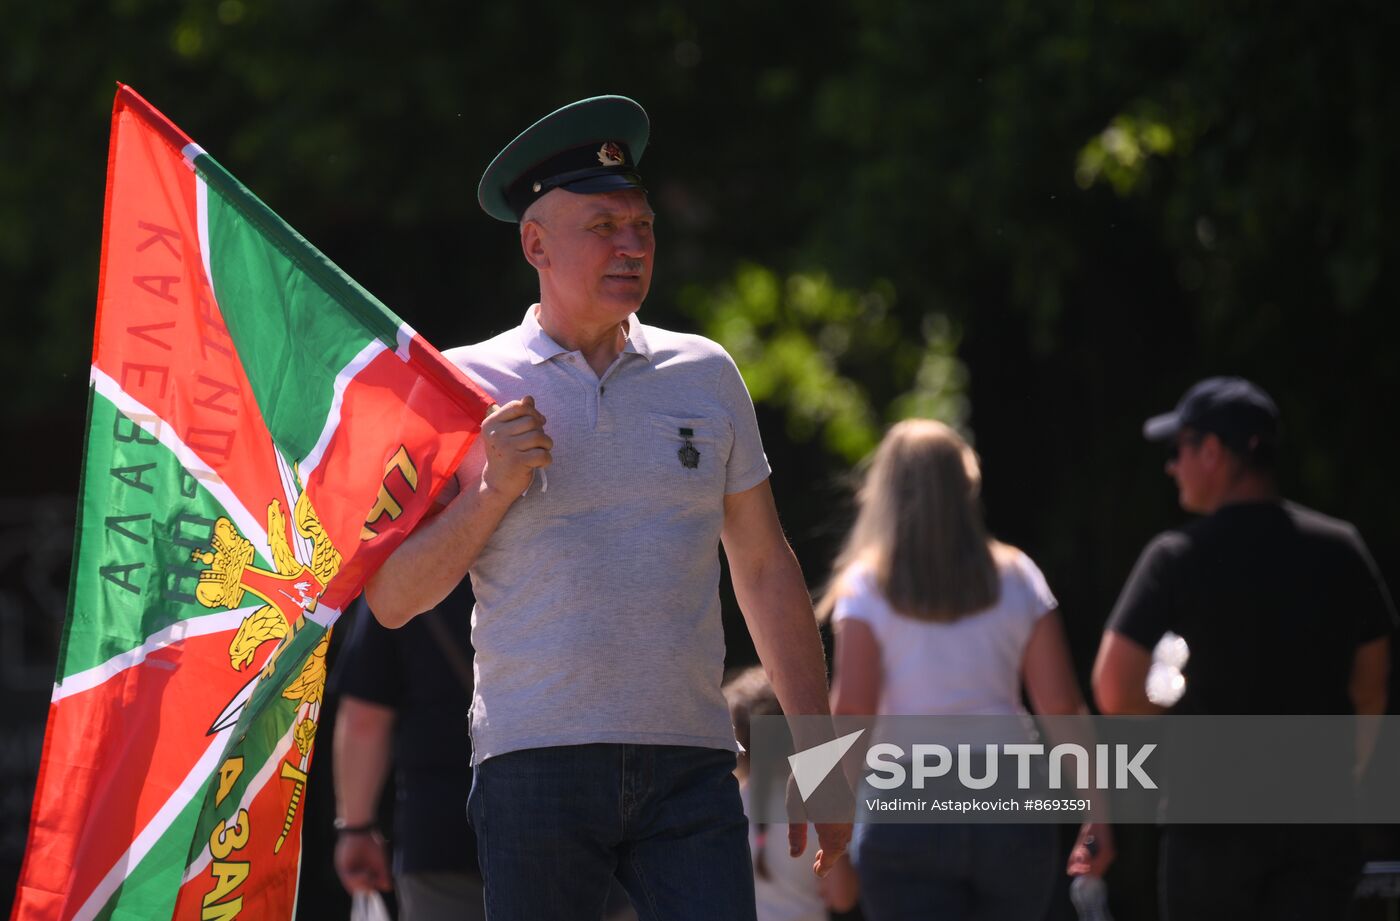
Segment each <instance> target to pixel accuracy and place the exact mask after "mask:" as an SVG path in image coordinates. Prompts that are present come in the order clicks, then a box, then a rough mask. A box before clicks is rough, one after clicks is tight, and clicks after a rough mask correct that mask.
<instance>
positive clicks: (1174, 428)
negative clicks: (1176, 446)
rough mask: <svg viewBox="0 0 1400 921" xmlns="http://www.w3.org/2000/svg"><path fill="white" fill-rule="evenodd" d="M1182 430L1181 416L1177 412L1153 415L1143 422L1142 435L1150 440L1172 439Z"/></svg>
mask: <svg viewBox="0 0 1400 921" xmlns="http://www.w3.org/2000/svg"><path fill="white" fill-rule="evenodd" d="M1179 431H1181V416H1180V415H1178V414H1177V413H1175V412H1170V413H1162V414H1161V415H1160V416H1153V417H1152V418H1151V419H1148V420H1147V421H1146V422H1144V423H1143V424H1142V437H1144V438H1146V439H1147V440H1148V441H1170V440H1171V439H1173V438H1175V437H1176V433H1177V432H1179Z"/></svg>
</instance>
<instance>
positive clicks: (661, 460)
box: [644, 413, 733, 494]
mask: <svg viewBox="0 0 1400 921" xmlns="http://www.w3.org/2000/svg"><path fill="white" fill-rule="evenodd" d="M647 421H648V423H649V426H648V428H649V431H648V432H647V433H646V435H647V448H646V451H645V455H644V457H645V464H644V467H645V469H646V472H647V474H648V476H649V477H650V478H651V480H652V484H651V485H653V486H655V487H659V488H660V489H661V490H663V491H666V490H677V491H679V492H681V493H683V494H691V493H710V492H712V491H718V492H723V489H724V476H725V467H726V465H727V464H728V462H729V449H730V447H731V443H732V441H733V435H732V434H731V433H730V431H729V425H728V423H727V422H725V420H723V419H716V418H712V417H700V416H670V415H664V414H662V413H649V414H648V418H647Z"/></svg>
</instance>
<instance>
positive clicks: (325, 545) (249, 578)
mask: <svg viewBox="0 0 1400 921" xmlns="http://www.w3.org/2000/svg"><path fill="white" fill-rule="evenodd" d="M293 526H294V528H295V530H296V533H297V534H298V535H300V536H301V537H303V538H306V539H307V540H308V541H310V542H311V552H310V560H309V562H302V560H301V559H300V558H298V556H297V554H296V553H295V552H294V551H293V549H292V545H291V541H290V540H289V539H288V528H287V521H286V517H285V515H284V513H283V511H282V503H281V502H280V501H279V500H277V499H273V500H272V502H271V503H270V504H269V505H268V507H267V540H268V545H269V547H270V548H271V550H272V564H273V566H274V567H276V569H275V570H267V569H262V568H260V567H258V566H254V565H253V560H254V556H255V553H254V549H253V544H252V542H251V541H249V540H248V539H247V538H245V537H244V536H243V535H242V534H239V533H238V530H237V529H236V528H235V527H234V526H233V522H231V521H229V520H228V519H227V518H222V517H221V518H219V519H218V520H217V521H216V522H215V523H214V531H213V536H212V537H211V539H210V547H209V549H208V550H196V551H195V552H194V553H193V554H192V558H193V559H194V561H196V562H199V563H204V564H205V565H206V566H208V567H209V568H208V569H206V570H204V571H202V572H201V573H200V574H199V585H198V587H197V588H196V589H195V598H196V599H198V601H199V603H200V604H202V605H204V606H205V607H208V608H237V607H238V606H239V605H241V604H242V603H243V599H244V597H245V595H247V594H252V595H253V596H254V597H256V598H257V599H258V600H259V601H261V602H263V603H262V605H261V606H260V607H258V608H257V609H256V610H254V611H253V612H252V613H251V614H249V615H248V616H246V617H244V618H243V622H242V623H241V624H240V625H239V628H238V633H237V634H236V635H235V636H234V638H233V641H232V642H231V643H229V649H228V655H229V664H230V665H231V666H233V668H234V669H237V670H241V669H243V668H246V667H247V666H248V665H251V664H252V662H253V659H254V657H255V656H256V654H257V651H258V649H259V648H260V647H261V646H262V644H263V643H266V642H269V641H281V640H283V639H284V638H285V637H287V636H288V635H289V634H294V633H295V632H296V631H297V630H298V629H300V627H301V624H302V623H303V620H302V617H303V615H304V614H305V613H306V612H308V611H314V610H315V609H316V604H317V600H318V599H319V598H320V596H321V593H322V592H323V591H325V588H326V586H327V585H328V584H329V583H330V581H331V579H333V578H334V577H335V574H336V572H338V571H339V569H340V561H341V557H340V553H339V551H337V550H336V549H335V547H334V545H332V544H331V541H330V538H329V537H328V536H327V535H326V532H325V529H324V528H322V527H321V522H320V520H319V519H318V518H317V517H316V511H315V509H313V508H312V507H311V502H310V500H309V499H308V498H307V495H306V493H305V492H303V493H301V495H300V496H299V497H298V498H297V503H296V508H295V509H294V519H293ZM303 546H304V545H303ZM329 645H330V631H327V632H326V634H325V636H323V637H322V638H321V642H320V643H318V644H317V646H316V648H315V650H313V651H312V653H311V656H310V657H309V658H308V659H307V660H306V664H305V665H304V666H303V667H302V670H301V674H300V675H298V676H297V677H296V679H295V680H293V681H292V683H291V684H289V685H288V686H287V688H286V689H285V690H284V691H283V692H282V696H283V697H285V698H287V699H288V700H294V701H297V702H298V703H299V704H301V705H302V706H301V707H300V708H299V715H298V720H297V724H296V728H295V729H294V730H293V737H294V738H295V740H296V744H297V748H298V749H300V750H301V754H302V757H303V758H304V757H306V756H307V755H308V754H309V753H310V751H311V743H312V740H313V739H314V738H315V735H316V718H315V717H316V716H317V715H319V712H320V707H319V704H320V702H321V699H322V697H323V696H324V693H325V684H326V650H327V648H328V647H329ZM276 658H277V657H276V654H275V653H274V655H273V657H272V658H271V659H269V660H268V662H267V664H266V665H265V666H264V674H268V675H270V674H272V673H273V671H274V669H275V665H276Z"/></svg>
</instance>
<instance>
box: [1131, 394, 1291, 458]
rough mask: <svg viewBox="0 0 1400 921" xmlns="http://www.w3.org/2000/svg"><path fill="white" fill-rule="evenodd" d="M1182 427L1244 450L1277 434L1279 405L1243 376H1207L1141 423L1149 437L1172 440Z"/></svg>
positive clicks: (1143, 431) (1267, 441) (1238, 449)
mask: <svg viewBox="0 0 1400 921" xmlns="http://www.w3.org/2000/svg"><path fill="white" fill-rule="evenodd" d="M1182 429H1191V430H1193V431H1196V432H1201V433H1202V434H1205V433H1210V434H1214V435H1216V436H1217V437H1219V438H1220V440H1221V441H1222V442H1224V443H1225V445H1226V446H1227V447H1230V448H1232V449H1234V450H1236V451H1247V450H1248V449H1249V446H1250V444H1251V442H1253V441H1254V440H1255V439H1258V442H1260V443H1271V442H1273V441H1274V440H1275V439H1276V438H1277V437H1278V406H1277V405H1275V403H1274V401H1273V399H1272V398H1271V397H1270V396H1269V395H1268V394H1267V393H1265V392H1264V391H1263V390H1262V389H1261V388H1260V387H1259V386H1258V385H1256V384H1253V383H1251V382H1250V381H1247V380H1245V379H1244V378H1242V377H1209V378H1206V379H1205V380H1203V381H1201V382H1200V383H1197V384H1195V385H1194V386H1192V388H1191V389H1190V390H1188V391H1186V395H1185V396H1183V397H1182V398H1181V402H1179V403H1177V404H1176V409H1174V410H1172V411H1171V412H1169V413H1162V414H1161V415H1160V416H1153V417H1152V418H1151V419H1148V420H1147V421H1146V422H1144V423H1143V426H1142V434H1143V436H1144V437H1145V438H1147V440H1148V441H1172V440H1174V439H1175V438H1176V436H1177V433H1179V432H1180V431H1181V430H1182Z"/></svg>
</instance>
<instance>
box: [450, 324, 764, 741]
mask: <svg viewBox="0 0 1400 921" xmlns="http://www.w3.org/2000/svg"><path fill="white" fill-rule="evenodd" d="M535 311H536V307H531V308H530V310H529V311H527V312H526V315H525V319H524V322H522V323H521V324H520V326H518V327H517V328H515V329H512V330H509V331H508V332H505V333H502V334H501V335H499V336H496V337H495V338H494V339H489V340H487V341H486V342H482V343H478V344H476V345H471V346H466V347H465V348H459V349H452V350H450V351H448V352H447V353H445V354H446V356H447V357H448V359H450V360H451V361H452V362H453V363H455V364H456V365H457V366H458V367H460V368H462V370H463V371H465V372H466V373H467V374H468V375H470V376H471V377H472V378H473V379H474V380H476V381H477V383H479V384H480V385H481V386H482V387H483V388H484V389H485V390H486V392H487V393H489V394H491V395H492V396H493V397H495V398H496V400H497V401H498V402H501V403H505V402H507V401H509V400H514V399H518V398H520V397H523V396H526V395H530V396H533V397H534V398H535V405H536V406H537V407H539V409H540V411H541V412H542V413H544V415H545V418H546V419H547V420H548V421H547V422H546V425H545V430H546V431H547V432H548V433H549V435H550V437H551V438H553V439H554V452H553V457H554V460H553V464H552V465H551V466H550V467H549V469H548V475H547V477H546V478H541V477H538V476H537V477H536V478H535V484H534V485H532V486H531V487H530V489H529V490H528V491H527V492H526V493H525V495H524V496H523V497H522V498H520V499H519V500H517V501H516V503H515V504H514V505H513V506H512V507H511V509H510V511H509V512H508V513H507V514H506V517H505V519H504V520H503V521H502V522H501V524H500V526H499V527H498V528H497V529H496V532H495V533H494V534H493V535H492V537H491V539H490V541H489V542H488V543H487V544H486V547H485V548H484V549H483V550H482V552H481V554H480V556H479V557H478V558H477V561H476V564H475V565H474V566H473V567H472V570H471V580H472V589H473V590H474V591H475V593H476V607H475V609H474V610H473V611H472V645H473V646H474V647H475V649H476V664H475V670H476V692H475V696H474V699H473V701H472V712H471V732H472V746H473V753H472V757H473V760H474V763H480V762H481V761H484V760H485V759H487V758H490V757H492V756H494V755H500V754H504V753H506V752H509V751H515V750H517V749H522V748H540V747H544V746H552V745H578V744H584V743H589V742H630V743H639V744H653V745H696V746H703V747H709V748H722V749H729V750H731V751H732V750H735V749H736V748H737V746H736V744H735V742H734V730H733V726H732V725H731V723H730V720H729V711H728V709H727V708H726V706H725V702H724V698H723V696H722V695H721V694H720V677H721V674H722V672H723V669H724V632H723V628H722V625H721V623H720V611H719V592H718V587H719V574H720V566H719V535H720V528H721V526H722V525H723V522H724V496H725V495H726V494H728V493H737V492H743V491H744V490H746V489H749V488H751V487H753V486H756V485H758V484H759V483H761V482H763V480H764V479H765V478H766V477H767V476H768V474H769V467H768V461H767V459H766V458H765V457H764V454H763V445H762V442H761V441H760V439H759V434H758V424H757V422H756V421H755V419H754V411H753V403H752V401H751V400H750V399H749V394H748V390H747V389H746V388H745V387H744V381H743V379H742V378H741V377H740V376H739V371H738V369H737V368H736V367H735V366H734V362H733V360H732V359H731V358H730V357H729V355H728V354H727V353H726V352H725V351H724V349H723V348H721V347H720V346H719V345H717V344H715V343H714V342H711V341H710V340H708V339H705V338H703V337H700V336H692V335H685V334H681V333H673V332H668V331H666V330H663V329H657V328H656V327H652V326H644V325H642V324H641V323H640V322H638V320H637V318H636V316H635V315H633V316H630V317H628V321H627V322H628V341H627V346H626V348H625V349H624V350H623V352H622V354H620V355H619V356H618V358H617V360H616V361H615V362H614V363H613V364H612V366H611V367H609V368H608V370H607V372H606V373H605V374H604V375H603V376H602V378H599V377H598V376H597V375H596V374H594V372H593V370H592V369H591V368H589V366H588V363H587V362H586V361H585V360H584V358H583V356H582V355H581V354H580V353H578V352H570V351H567V350H566V349H564V348H563V347H562V346H560V345H559V344H558V343H556V342H555V341H554V340H552V339H551V338H550V337H549V336H548V335H546V334H545V332H544V331H543V330H542V329H541V328H540V325H539V321H538V320H537V319H536V316H535Z"/></svg>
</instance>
